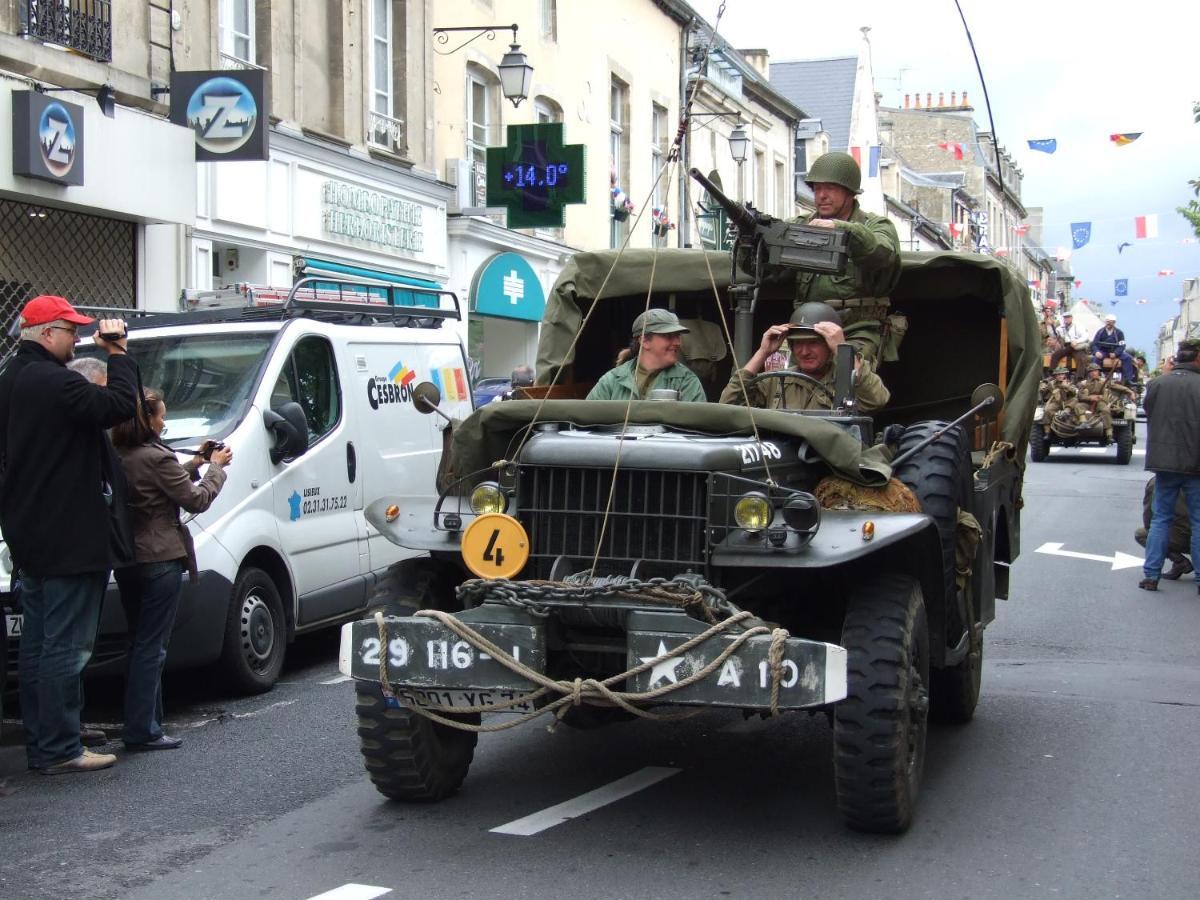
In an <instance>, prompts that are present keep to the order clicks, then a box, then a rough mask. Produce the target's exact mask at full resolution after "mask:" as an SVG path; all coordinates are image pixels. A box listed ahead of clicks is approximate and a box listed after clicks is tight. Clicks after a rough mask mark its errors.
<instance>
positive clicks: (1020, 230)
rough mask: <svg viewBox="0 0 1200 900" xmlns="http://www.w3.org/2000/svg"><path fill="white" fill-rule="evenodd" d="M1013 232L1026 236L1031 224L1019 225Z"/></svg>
mask: <svg viewBox="0 0 1200 900" xmlns="http://www.w3.org/2000/svg"><path fill="white" fill-rule="evenodd" d="M1013 231H1015V232H1016V233H1017V234H1025V233H1026V232H1028V231H1029V223H1028V222H1026V223H1025V224H1023V225H1018V226H1017V227H1016V228H1014V229H1013Z"/></svg>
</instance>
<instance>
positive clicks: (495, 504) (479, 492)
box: [471, 481, 508, 516]
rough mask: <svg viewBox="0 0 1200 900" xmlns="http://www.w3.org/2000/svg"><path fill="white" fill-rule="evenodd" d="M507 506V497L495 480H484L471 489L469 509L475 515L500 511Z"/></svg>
mask: <svg viewBox="0 0 1200 900" xmlns="http://www.w3.org/2000/svg"><path fill="white" fill-rule="evenodd" d="M507 506H508V498H507V497H505V496H504V494H503V493H502V492H501V490H500V485H498V484H496V483H495V482H491V481H485V482H484V483H483V484H481V485H479V486H478V487H476V488H475V490H473V491H471V511H472V512H473V513H475V515H477V516H483V515H487V514H488V513H502V512H504V510H505V508H507Z"/></svg>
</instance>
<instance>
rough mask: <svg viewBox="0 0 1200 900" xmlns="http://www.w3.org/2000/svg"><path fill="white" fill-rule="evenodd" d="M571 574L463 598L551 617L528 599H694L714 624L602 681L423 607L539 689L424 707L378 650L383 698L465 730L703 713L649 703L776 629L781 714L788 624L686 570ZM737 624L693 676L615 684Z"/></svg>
mask: <svg viewBox="0 0 1200 900" xmlns="http://www.w3.org/2000/svg"><path fill="white" fill-rule="evenodd" d="M572 577H573V578H575V579H576V580H577V582H576V583H572V580H571V578H568V579H567V580H565V581H523V582H511V581H508V580H507V579H495V580H487V581H485V580H482V579H479V580H472V581H467V582H465V583H464V584H463V585H462V586H461V587H460V588H459V589H458V595H459V598H460V599H467V598H471V599H482V598H486V599H488V600H490V601H493V602H497V601H498V602H502V603H509V602H511V601H513V600H515V601H516V602H515V603H513V604H512V605H515V606H517V607H519V608H521V609H525V610H527V611H529V612H531V613H533V614H535V615H542V616H545V615H549V612H550V610H549V609H548V608H546V607H544V606H541V604H539V603H538V602H537V600H535V599H527V598H529V597H534V598H538V599H541V600H543V601H544V600H547V599H555V600H565V599H570V600H574V601H576V602H586V601H588V600H593V599H597V598H601V597H620V598H628V599H631V600H643V601H645V600H650V601H651V602H658V603H664V604H668V605H674V606H678V607H684V605H685V604H692V605H699V606H700V607H702V608H703V609H704V610H706V611H708V613H709V614H710V615H711V616H712V619H711V622H712V624H711V625H710V626H709V628H707V629H706V630H705V631H703V632H702V633H700V634H697V635H693V636H692V637H691V638H689V639H688V640H687V641H685V642H684V643H683V644H681V645H679V646H678V647H675V648H673V649H672V650H670V651H669V652H667V653H664V654H662V655H661V656H658V657H655V658H653V659H649V660H646V661H645V662H642V663H641V664H639V665H637V666H634V667H633V668H631V669H628V670H626V671H624V672H621V673H619V674H617V675H612V676H609V677H608V678H605V679H603V680H598V679H595V678H574V679H554V678H550V677H549V676H547V675H544V674H543V673H541V672H538V671H536V670H535V669H531V668H529V667H528V666H526V665H525V664H523V663H522V662H520V661H519V660H517V659H515V658H514V657H513V656H511V655H510V654H508V653H507V652H506V651H504V650H503V649H502V648H501V647H499V646H498V645H497V644H495V643H494V642H493V641H491V640H489V639H488V638H487V637H485V636H484V635H482V634H480V633H479V632H478V631H476V630H475V629H474V628H472V627H471V626H470V625H469V624H467V623H466V622H463V621H462V620H461V619H459V618H458V617H457V616H455V615H453V614H452V613H448V612H443V611H442V610H437V609H425V610H420V611H419V612H417V613H416V614H415V615H417V616H420V617H423V618H430V619H435V620H436V621H438V622H440V623H441V624H442V625H444V626H445V627H446V628H447V629H448V630H450V631H452V632H453V633H454V634H456V635H457V636H458V637H460V638H461V639H462V640H464V641H466V642H467V643H468V644H470V645H471V646H472V647H474V648H475V649H476V650H477V651H479V652H480V653H486V654H487V655H488V656H490V657H491V658H492V659H493V660H495V661H496V662H498V663H500V664H501V665H502V666H504V667H505V668H506V669H508V670H509V671H510V672H513V673H515V674H516V675H519V676H521V677H522V678H525V679H526V680H528V681H530V682H532V683H533V684H536V685H538V687H537V688H536V689H535V690H534V691H532V692H531V693H529V694H526V695H523V696H520V697H516V698H514V699H512V700H506V701H501V702H498V703H494V704H491V705H488V706H455V707H447V706H420V705H418V704H415V703H411V702H409V701H408V700H407V699H405V698H404V697H402V696H399V694H398V693H397V691H396V689H395V688H393V687H392V685H391V682H390V681H389V679H388V670H387V663H388V654H386V653H381V654H380V655H379V684H380V689H381V691H382V692H383V696H384V698H385V699H386V700H387V701H388V702H389V704H391V705H394V706H401V707H404V708H405V709H408V710H410V711H412V712H414V713H417V714H418V715H421V716H424V717H425V718H427V719H429V720H431V721H433V722H436V723H438V724H440V725H445V726H447V727H448V728H456V729H459V730H460V731H473V732H476V733H486V732H494V731H505V730H507V729H509V728H515V727H517V726H518V725H522V724H524V723H525V722H528V721H530V720H531V719H536V718H538V717H540V716H544V715H548V714H553V715H554V718H555V721H554V723H552V724H551V725H550V726H549V728H550V730H551V731H553V730H554V728H555V726H556V725H557V724H558V722H560V721H562V718H563V716H564V715H566V713H567V712H568V710H570V709H571V708H572V707H576V706H581V705H588V706H601V707H610V708H611V707H618V708H620V709H623V710H625V711H626V712H628V713H630V714H631V715H634V716H638V717H641V718H644V719H654V720H657V721H671V720H677V719H682V718H687V717H689V716H693V715H696V714H697V713H698V712H700V711H701V710H693V711H689V712H686V713H681V714H664V713H652V712H650V711H649V710H647V709H644V708H643V707H644V706H647V705H649V704H651V703H653V702H655V701H657V700H659V699H660V698H662V697H665V696H667V695H669V694H671V693H673V692H675V691H679V690H682V689H684V688H686V687H690V686H691V685H693V684H696V683H697V682H699V681H702V680H703V679H705V678H707V677H709V676H710V675H712V674H713V673H714V672H716V671H717V670H718V669H720V667H721V666H723V665H724V664H725V661H726V660H728V659H729V658H730V657H731V656H733V654H735V653H737V651H738V650H739V649H741V647H742V645H743V644H745V643H746V642H747V641H748V640H750V638H752V637H756V636H759V635H769V636H770V637H771V646H770V648H769V650H768V654H767V662H768V670H769V675H770V679H771V707H770V711H771V715H772V716H775V715H778V714H779V688H780V685H781V682H782V680H783V672H784V668H783V653H784V649H785V646H786V641H787V639H788V637H789V634H788V632H787V630H786V629H783V628H771V627H769V626H767V625H764V624H757V625H755V624H750V620H755V621H759V620H757V619H756V618H755V616H754V614H753V613H751V612H750V611H749V610H739V609H737V607H736V606H735V605H734V604H732V603H730V602H729V601H728V600H726V599H725V595H724V593H723V592H722V591H720V590H719V589H717V588H714V587H712V586H711V585H707V584H704V583H702V582H701V581H700V580H699V579H689V578H688V577H687V576H679V577H677V578H674V579H667V578H651V579H647V580H644V581H643V580H636V579H631V578H621V577H617V578H609V579H590V580H589V583H587V584H583V583H582V580H583V579H582V577H581V576H572ZM518 584H519V585H520V593H521V594H524V595H525V596H524V597H521V596H518V594H517V590H518V588H517V585H518ZM717 612H722V613H728V615H726V616H725V617H724V618H721V619H717V618H716V613H717ZM375 624H376V627H377V628H378V629H379V641H380V644H381V645H382V646H386V645H387V628H386V625H385V621H384V617H383V614H382V613H381V612H376V613H375ZM734 629H740V631H739V633H738V634H736V635H735V636H734V638H733V640H731V641H730V643H729V645H728V646H726V647H725V648H724V649H723V650H722V651H721V653H719V654H718V655H717V656H716V658H714V659H713V660H712V661H711V662H709V663H708V664H707V665H705V666H704V667H703V668H701V669H700V670H699V671H697V672H693V673H692V674H691V675H689V676H687V677H686V678H681V679H679V680H678V681H677V682H670V683H667V684H664V685H662V686H660V687H657V688H651V689H649V690H646V691H621V690H615V689H614V688H615V686H617V685H620V684H622V683H624V682H625V681H627V680H628V679H630V678H633V677H635V676H637V675H640V674H642V673H643V672H647V671H649V670H650V669H652V668H653V667H654V666H656V665H658V664H659V663H661V662H664V661H665V660H667V659H673V658H675V657H678V656H682V655H683V654H685V653H687V652H688V651H689V650H692V649H693V648H695V647H698V646H700V645H701V644H703V643H705V642H706V641H709V640H711V639H712V638H714V637H717V636H719V635H721V634H725V633H727V632H731V631H733V630H734ZM553 695H558V696H557V698H556V699H553V700H550V701H548V702H545V703H544V704H543V705H541V706H538V707H537V708H535V709H532V710H529V711H527V712H522V713H521V714H520V715H519V716H518V717H517V718H515V719H511V720H509V721H506V722H496V723H489V724H487V725H482V724H480V725H475V724H473V723H470V722H464V721H462V719H461V718H457V717H458V716H464V715H474V714H479V713H485V712H486V713H495V712H503V711H505V710H512V709H514V708H515V707H517V706H525V705H527V704H533V703H537V702H538V701H540V700H543V699H544V698H547V697H550V696H553ZM451 716H454V718H451Z"/></svg>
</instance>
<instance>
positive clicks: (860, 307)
mask: <svg viewBox="0 0 1200 900" xmlns="http://www.w3.org/2000/svg"><path fill="white" fill-rule="evenodd" d="M806 181H807V183H808V186H809V187H810V188H812V192H813V199H814V201H815V202H816V207H817V211H816V212H815V213H813V214H812V215H810V216H807V217H801V218H798V219H794V220H792V221H794V222H799V223H801V224H804V225H811V226H814V227H817V228H840V229H843V230H844V231H846V232H847V235H848V238H849V255H850V259H849V261H848V262H847V265H846V272H845V274H843V275H825V274H818V273H815V272H800V273H799V274H798V275H796V276H795V277H796V299H795V305H796V306H799V305H800V304H802V303H807V302H809V301H821V302H824V303H828V304H829V305H830V306H831V307H833V308H834V309H835V310H837V311H838V312H839V313H840V314H841V317H842V322H841V327H842V328H843V329H845V335H846V340H848V341H849V342H850V343H852V344H854V346H855V349H856V350H857V351H858V352H859V353H860V354H862V356H863V358H864V359H868V360H871V361H873V362H876V363H879V362H881V361H890V360H894V359H898V358H899V357H898V355H897V349H898V347H899V345H900V338H901V337H902V336H903V334H904V331H905V329H906V328H907V327H908V322H907V320H905V319H904V317H903V316H897V315H889V313H888V310H889V308H890V306H891V300H890V299H889V295H890V294H891V292H892V290H893V288H895V286H896V282H897V281H899V279H900V238H899V236H898V235H897V234H896V226H895V225H893V224H892V223H891V222H890V221H889V220H888V219H886V218H885V217H883V216H877V215H875V214H874V213H868V212H865V211H864V210H863V209H862V208H861V207H860V206H859V205H858V200H856V199H855V197H856V196H857V195H858V194H861V193H862V187H861V186H862V171H861V170H860V169H859V167H858V163H857V162H855V161H854V157H853V156H851V155H850V154H849V153H826V154H825V155H823V156H820V157H818V158H817V159H816V160H815V161H814V162H813V164H812V167H811V168H810V169H809V170H808V175H807V177H806ZM739 263H740V264H741V265H742V268H743V269H747V270H748V269H749V265H750V261H749V260H747V259H739ZM787 277H790V273H789V275H788V276H787Z"/></svg>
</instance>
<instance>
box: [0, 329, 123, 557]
mask: <svg viewBox="0 0 1200 900" xmlns="http://www.w3.org/2000/svg"><path fill="white" fill-rule="evenodd" d="M136 397H137V367H136V366H135V364H134V362H133V360H132V359H130V358H129V357H127V356H124V355H120V354H118V355H116V356H110V357H109V360H108V387H99V386H97V385H94V384H92V383H91V382H90V381H88V380H87V379H86V378H84V377H83V376H82V375H80V374H79V373H78V372H72V371H71V370H70V369H68V368H67V367H66V366H65V365H63V363H61V362H59V361H58V360H57V359H56V358H55V357H54V356H53V355H52V354H51V353H50V352H49V351H47V350H46V349H44V348H43V347H42V346H41V345H39V344H35V343H33V342H32V341H22V343H21V345H20V347H19V348H18V350H17V353H16V356H14V357H13V359H12V361H11V362H10V363H9V365H8V368H6V369H5V371H4V374H3V375H0V472H2V474H0V530H2V531H3V534H4V540H5V541H7V543H8V547H9V551H10V552H11V553H12V558H13V562H14V564H15V565H16V566H17V567H19V568H20V569H21V570H22V571H23V572H27V573H29V574H30V575H36V576H38V577H40V578H46V577H54V576H64V575H79V574H82V573H85V572H101V571H106V570H108V569H110V568H112V558H111V553H110V538H109V513H108V506H107V505H106V504H105V502H104V495H103V492H102V487H101V475H100V472H101V469H100V455H101V453H105V452H108V447H107V443H106V442H107V437H106V435H105V434H104V429H105V428H109V427H111V426H113V425H116V424H117V423H118V422H123V421H125V420H126V419H131V418H133V414H134V408H135V404H136Z"/></svg>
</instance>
